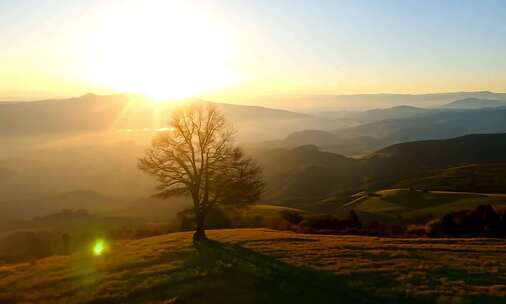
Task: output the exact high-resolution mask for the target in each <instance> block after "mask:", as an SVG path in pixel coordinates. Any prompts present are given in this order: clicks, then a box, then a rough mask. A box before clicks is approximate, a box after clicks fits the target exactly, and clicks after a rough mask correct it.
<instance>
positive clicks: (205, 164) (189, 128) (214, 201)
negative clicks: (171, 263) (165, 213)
mask: <svg viewBox="0 0 506 304" xmlns="http://www.w3.org/2000/svg"><path fill="white" fill-rule="evenodd" d="M233 135H234V132H233V131H232V129H231V127H230V126H229V125H228V124H227V121H226V120H225V117H224V115H223V114H222V113H221V112H220V111H219V110H218V109H217V108H216V106H214V105H212V104H209V103H193V104H190V105H187V106H184V107H181V108H179V109H177V110H175V111H173V112H172V115H171V118H170V120H169V126H168V131H164V132H161V133H160V134H159V135H158V136H157V137H156V138H155V139H154V140H153V143H152V146H151V147H150V148H149V149H148V150H147V151H146V154H145V156H144V157H143V158H141V159H139V168H140V169H141V170H143V171H145V172H147V173H148V174H150V175H152V176H154V177H155V178H156V179H157V181H158V188H157V189H158V192H157V193H156V195H155V196H157V197H160V198H164V199H165V198H169V197H171V196H178V195H187V196H190V197H191V198H192V200H193V212H194V214H195V224H196V231H195V233H194V235H193V241H194V242H199V241H202V240H206V239H207V237H206V234H205V219H206V215H207V214H208V212H209V210H210V209H211V208H213V207H214V206H216V205H218V204H235V205H245V204H250V203H253V202H255V201H256V200H258V198H259V196H260V194H261V192H262V190H263V188H264V183H263V181H262V177H261V169H260V167H259V166H258V165H257V163H256V162H255V161H254V160H253V159H251V158H249V157H246V156H245V155H244V154H243V152H242V150H241V149H239V148H238V147H236V146H235V145H234V142H233V139H234V136H233Z"/></svg>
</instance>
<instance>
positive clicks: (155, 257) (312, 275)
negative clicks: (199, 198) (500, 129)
mask: <svg viewBox="0 0 506 304" xmlns="http://www.w3.org/2000/svg"><path fill="white" fill-rule="evenodd" d="M209 234H210V236H211V237H212V238H213V239H215V240H217V241H218V242H214V243H212V244H209V245H206V246H201V247H200V248H199V250H196V249H194V248H193V247H192V246H191V234H190V233H174V234H167V235H164V236H159V237H152V238H146V239H141V240H136V241H130V242H120V243H115V244H111V245H110V246H109V248H108V250H107V251H106V252H104V253H103V254H102V255H101V256H94V255H93V254H91V249H90V251H89V252H82V253H79V254H74V255H72V256H55V257H50V258H46V259H42V260H38V261H34V262H33V263H25V264H15V265H9V266H3V267H0V302H1V303H15V302H22V303H141V302H142V303H329V302H334V303H387V302H388V303H393V302H396V303H399V302H400V303H408V302H409V303H435V302H436V301H437V302H438V303H500V302H501V301H502V300H503V298H501V297H504V296H506V276H505V275H504V273H506V254H505V253H506V245H505V244H504V242H502V241H500V240H496V239H476V238H475V239H399V238H376V237H360V236H321V235H304V234H294V233H287V232H279V231H272V230H265V229H236V230H214V231H210V233H209ZM478 256H479V257H480V258H479V259H477V258H476V257H478ZM302 266H305V267H302Z"/></svg>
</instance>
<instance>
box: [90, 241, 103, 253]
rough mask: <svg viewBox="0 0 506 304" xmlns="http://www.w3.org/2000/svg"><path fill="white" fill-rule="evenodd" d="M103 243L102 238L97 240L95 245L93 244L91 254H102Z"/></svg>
mask: <svg viewBox="0 0 506 304" xmlns="http://www.w3.org/2000/svg"><path fill="white" fill-rule="evenodd" d="M104 249H105V243H104V241H103V240H97V241H96V242H95V245H94V246H93V254H94V255H96V256H99V255H102V253H104Z"/></svg>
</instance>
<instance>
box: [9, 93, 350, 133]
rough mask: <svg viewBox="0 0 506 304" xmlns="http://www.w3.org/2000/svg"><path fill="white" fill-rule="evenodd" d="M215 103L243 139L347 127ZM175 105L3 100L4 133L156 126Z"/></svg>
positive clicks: (138, 99) (133, 99)
mask: <svg viewBox="0 0 506 304" xmlns="http://www.w3.org/2000/svg"><path fill="white" fill-rule="evenodd" d="M189 102H206V101H200V100H190V101H189ZM216 105H218V107H219V108H220V109H221V110H222V111H223V113H224V114H225V115H226V117H227V118H228V119H229V120H230V121H231V122H232V123H233V124H234V126H235V127H236V128H237V129H238V130H239V137H240V139H242V140H245V141H258V140H267V139H275V138H277V137H280V136H286V135H287V134H288V133H290V132H293V131H296V130H303V129H308V128H311V129H312V128H324V129H327V128H337V127H343V126H346V124H343V123H341V122H339V121H336V120H331V119H322V118H320V117H314V116H311V115H307V114H301V113H295V112H290V111H285V110H277V109H270V108H264V107H256V106H243V105H232V104H224V103H216ZM173 107H174V104H171V103H167V104H157V103H154V102H152V101H150V100H148V99H147V98H145V97H143V96H138V95H107V96H100V95H94V94H87V95H83V96H81V97H77V98H70V99H60V100H44V101H34V102H0V137H16V136H41V135H48V134H51V135H54V134H60V135H63V134H73V133H79V132H102V131H111V130H122V129H129V130H137V129H146V128H147V129H157V128H161V127H164V126H165V124H166V121H167V119H168V116H169V113H170V111H171V110H172V109H173ZM259 126H261V127H259Z"/></svg>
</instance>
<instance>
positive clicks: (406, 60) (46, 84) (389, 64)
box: [0, 0, 506, 99]
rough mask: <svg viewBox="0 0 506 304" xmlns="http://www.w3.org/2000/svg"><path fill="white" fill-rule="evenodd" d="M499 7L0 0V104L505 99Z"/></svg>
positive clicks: (438, 2) (502, 10) (504, 20)
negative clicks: (354, 96)
mask: <svg viewBox="0 0 506 304" xmlns="http://www.w3.org/2000/svg"><path fill="white" fill-rule="evenodd" d="M505 54H506V1H504V0H495V1H494V0H481V1H474V0H469V1H465V0H455V1H450V0H448V1H443V0H434V1H415V0H413V1H409V0H402V1H401V0H399V1H385V0H382V1H379V0H377V1H337V0H335V1H315V0H312V1H297V0H290V1H274V0H269V1H267V0H266V1H262V0H255V1H253V0H251V1H245V0H242V1H237V0H235V1H233V0H230V1H225V0H223V1H219V0H213V1H191V0H185V1H141V0H139V1H128V0H121V1H120V0H111V1H107V0H103V1H93V0H88V1H77V0H76V1H72V0H66V1H58V0H12V1H8V0H0V96H3V97H21V98H25V97H26V98H30V97H37V98H38V97H53V96H69V95H80V94H83V93H85V92H90V91H93V92H96V93H110V92H118V91H132V92H140V93H145V94H148V95H153V96H155V97H180V96H187V95H192V94H197V95H203V96H210V97H213V98H217V99H220V98H222V99H227V98H240V97H241V96H251V95H262V94H294V93H301V94H304V93H339V94H350V93H373V92H403V93H406V92H409V93H420V92H437V91H471V90H493V91H503V92H504V91H506V56H505Z"/></svg>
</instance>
